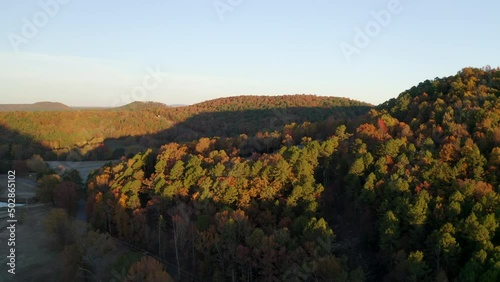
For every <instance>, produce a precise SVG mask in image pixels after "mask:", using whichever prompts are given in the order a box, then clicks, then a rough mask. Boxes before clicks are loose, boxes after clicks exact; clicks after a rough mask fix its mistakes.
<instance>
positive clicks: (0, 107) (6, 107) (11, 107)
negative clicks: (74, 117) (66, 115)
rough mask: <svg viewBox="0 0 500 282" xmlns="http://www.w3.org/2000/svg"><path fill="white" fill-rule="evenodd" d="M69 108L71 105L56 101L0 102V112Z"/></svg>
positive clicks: (61, 109)
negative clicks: (32, 102)
mask: <svg viewBox="0 0 500 282" xmlns="http://www.w3.org/2000/svg"><path fill="white" fill-rule="evenodd" d="M70 110H72V109H71V107H69V106H66V105H64V104H62V103H58V102H38V103H34V104H0V112H16V111H27V112H30V111H70Z"/></svg>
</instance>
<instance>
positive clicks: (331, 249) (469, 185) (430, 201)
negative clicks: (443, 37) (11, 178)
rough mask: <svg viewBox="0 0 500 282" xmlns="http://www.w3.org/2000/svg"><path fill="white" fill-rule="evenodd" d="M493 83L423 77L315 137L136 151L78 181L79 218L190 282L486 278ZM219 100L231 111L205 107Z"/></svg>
mask: <svg viewBox="0 0 500 282" xmlns="http://www.w3.org/2000/svg"><path fill="white" fill-rule="evenodd" d="M499 82H500V69H473V68H466V69H463V70H462V71H460V72H459V73H458V74H457V75H454V76H450V77H446V78H441V79H435V80H432V81H426V82H423V83H421V84H420V85H418V86H416V87H413V88H411V89H410V90H408V91H405V92H404V93H402V94H401V95H399V97H398V98H396V99H393V100H391V101H388V102H387V103H384V104H383V105H380V106H379V107H377V108H373V109H371V110H370V112H369V113H368V114H366V115H364V116H356V117H354V119H355V121H351V122H350V124H348V125H347V126H346V125H339V126H336V127H335V128H334V129H333V134H331V135H327V137H326V138H324V139H318V138H317V137H316V136H319V135H321V134H320V133H321V132H323V131H325V128H324V127H315V126H310V125H307V124H304V125H301V126H298V125H288V126H285V127H284V128H283V129H282V131H281V132H279V133H269V132H267V133H266V132H264V133H261V134H258V135H256V136H255V138H251V137H248V136H247V137H245V136H239V137H235V138H230V139H226V140H220V139H217V138H214V139H210V138H201V139H199V140H198V141H196V142H190V143H181V144H178V143H169V144H166V145H164V146H162V147H161V148H160V150H147V151H145V152H144V153H141V154H138V155H136V156H134V157H133V158H131V159H128V160H125V161H123V162H122V163H120V164H117V165H114V166H110V167H105V168H102V169H101V170H100V171H99V172H96V173H95V174H94V175H92V176H91V178H89V182H88V189H89V198H88V203H89V217H90V218H91V223H92V224H93V226H94V227H95V228H98V229H100V230H105V229H106V228H107V229H108V230H111V231H110V232H111V233H112V234H114V235H115V236H118V237H120V238H122V239H123V240H126V241H129V242H131V243H133V244H135V245H138V246H141V247H142V248H144V249H147V250H150V251H151V252H154V253H156V254H159V256H165V257H168V254H171V253H172V252H173V251H170V250H175V251H176V252H178V253H180V254H182V258H180V259H178V260H177V261H178V263H179V265H180V266H181V267H182V268H183V269H189V270H190V271H191V272H192V273H196V274H197V275H198V276H199V277H202V278H203V279H204V280H212V281H221V280H224V279H230V278H231V277H240V278H241V279H242V280H248V279H249V280H254V281H260V280H266V281H267V280H269V281H278V280H284V281H288V280H289V279H291V277H301V279H302V280H304V281H364V280H368V281H498V279H499V278H500V267H499V266H500V256H499V254H500V231H499V230H500V229H499V218H500V197H499V194H498V193H499V192H500V169H499V166H500V83H499ZM221 101H230V103H223V105H221V106H220V107H221V108H220V109H221V110H222V109H223V108H229V109H232V108H233V107H240V106H239V105H240V103H238V102H234V101H231V98H224V99H222V100H218V101H217V100H216V101H211V102H209V103H207V104H206V107H207V108H214V107H216V106H215V105H218V104H219V102H221ZM233 122H235V123H237V122H239V121H238V120H234V121H233ZM319 124H321V123H319ZM325 124H326V123H325ZM328 130H329V129H327V131H328ZM266 146H267V147H266ZM269 147H271V148H278V149H277V150H269V153H266V150H264V148H269ZM243 151H245V153H243ZM252 151H253V154H251V155H250V156H249V157H247V156H248V153H249V152H250V153H251V152H252ZM103 198H105V199H107V200H106V201H102V199H103ZM109 210H113V211H115V213H114V217H113V219H112V220H111V228H110V227H109V225H107V224H109V221H107V220H106V216H105V211H109ZM129 222H132V224H128V223H129ZM106 226H107V227H106ZM158 226H161V227H160V228H158ZM156 234H160V235H158V236H159V237H158V236H157V235H156ZM168 234H174V237H173V239H170V240H169V239H165V241H163V244H164V245H163V246H164V247H163V249H157V248H156V246H157V245H156V244H155V242H156V240H159V239H161V238H172V237H167V236H169V235H168ZM175 234H177V235H175ZM146 238H149V239H148V240H146ZM151 238H153V240H151ZM175 238H177V239H175Z"/></svg>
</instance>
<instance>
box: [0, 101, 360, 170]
mask: <svg viewBox="0 0 500 282" xmlns="http://www.w3.org/2000/svg"><path fill="white" fill-rule="evenodd" d="M226 99H227V100H225V99H223V100H214V101H209V102H205V103H200V104H196V105H192V106H186V107H168V106H165V105H163V104H160V103H140V102H135V103H132V104H129V105H127V106H124V107H120V108H116V109H108V110H95V109H94V110H74V111H51V112H30V111H18V112H0V125H1V126H2V128H5V130H4V133H5V134H2V136H1V137H0V146H1V147H0V154H1V157H2V158H5V159H28V158H30V157H31V156H32V155H33V154H40V155H42V156H43V157H44V159H46V160H55V159H63V160H64V159H68V160H82V159H112V158H114V159H116V158H120V157H121V156H122V155H128V154H130V153H132V154H133V153H137V152H138V151H139V150H140V148H145V147H159V146H161V145H162V144H165V143H168V142H172V141H183V142H185V141H192V140H195V139H198V138H201V137H214V136H221V137H222V136H227V137H231V136H236V135H239V134H248V135H253V134H255V133H257V131H259V130H262V127H263V126H264V127H265V128H266V129H267V130H270V131H273V130H280V129H281V128H282V127H283V126H284V125H285V124H287V123H292V122H296V123H302V122H305V121H309V122H315V121H321V120H324V119H327V118H329V117H331V118H332V119H334V120H336V121H339V122H340V121H345V120H346V119H347V118H351V117H354V116H356V115H359V114H362V113H365V112H366V111H367V110H368V104H366V103H361V102H357V101H352V100H349V99H344V98H335V97H317V96H313V95H297V96H293V95H290V96H276V97H257V96H241V97H232V98H226ZM261 100H262V101H264V102H265V103H262V102H261ZM229 101H232V102H231V103H233V104H231V103H229ZM279 105H282V106H279ZM285 106H286V108H285ZM24 136H26V137H29V138H24ZM28 139H29V140H30V141H34V142H36V143H37V144H38V145H33V142H28Z"/></svg>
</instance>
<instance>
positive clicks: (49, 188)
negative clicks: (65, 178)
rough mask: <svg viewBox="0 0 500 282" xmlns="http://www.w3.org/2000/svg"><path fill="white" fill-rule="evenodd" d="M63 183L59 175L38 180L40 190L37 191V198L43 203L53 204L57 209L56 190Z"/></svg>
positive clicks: (51, 175) (46, 176)
mask: <svg viewBox="0 0 500 282" xmlns="http://www.w3.org/2000/svg"><path fill="white" fill-rule="evenodd" d="M60 183H61V177H59V175H57V174H50V175H44V176H43V177H42V178H40V179H39V180H38V189H37V191H36V196H37V197H38V198H39V199H40V201H42V202H45V203H47V202H51V203H52V205H53V206H54V207H55V206H56V204H55V198H54V196H55V190H56V188H57V186H58V185H59V184H60Z"/></svg>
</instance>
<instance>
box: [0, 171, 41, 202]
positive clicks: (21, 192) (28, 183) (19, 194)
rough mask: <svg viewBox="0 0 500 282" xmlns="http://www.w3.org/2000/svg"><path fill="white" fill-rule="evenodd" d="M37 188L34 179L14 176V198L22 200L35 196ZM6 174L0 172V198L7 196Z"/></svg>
mask: <svg viewBox="0 0 500 282" xmlns="http://www.w3.org/2000/svg"><path fill="white" fill-rule="evenodd" d="M36 189H37V184H36V180H35V179H34V178H29V177H19V176H17V177H16V199H19V200H22V201H20V203H24V199H30V198H33V197H34V196H35V193H36ZM7 194H8V191H7V174H0V199H5V198H7Z"/></svg>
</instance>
